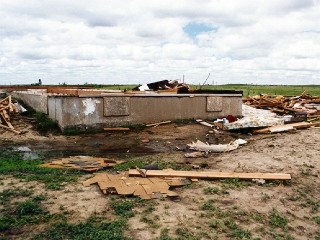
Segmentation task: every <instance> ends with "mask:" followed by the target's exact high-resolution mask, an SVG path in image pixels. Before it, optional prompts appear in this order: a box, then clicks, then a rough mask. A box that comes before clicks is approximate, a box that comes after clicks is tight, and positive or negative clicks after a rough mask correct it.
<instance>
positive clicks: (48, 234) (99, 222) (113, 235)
mask: <svg viewBox="0 0 320 240" xmlns="http://www.w3.org/2000/svg"><path fill="white" fill-rule="evenodd" d="M125 227H126V221H125V220H123V219H119V220H115V221H106V220H105V219H104V218H102V217H95V216H94V217H91V218H89V219H87V220H86V221H84V222H80V223H68V222H66V221H63V222H58V223H55V224H53V225H52V226H51V227H50V228H48V229H46V230H45V231H43V232H42V233H40V234H38V235H36V236H35V237H34V238H33V239H34V240H42V239H46V240H64V239H77V240H100V239H101V240H125V239H128V238H126V237H125V236H124V229H125Z"/></svg>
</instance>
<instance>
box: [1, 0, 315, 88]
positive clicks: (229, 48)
mask: <svg viewBox="0 0 320 240" xmlns="http://www.w3.org/2000/svg"><path fill="white" fill-rule="evenodd" d="M0 19H1V21H0V56H1V57H0V84H9V83H12V84H13V83H17V84H23V83H24V84H28V83H32V82H35V81H37V79H39V78H41V79H42V80H43V83H45V84H46V83H47V84H57V83H59V82H60V83H61V82H67V83H76V84H78V83H84V82H94V83H105V84H120V83H122V84H124V83H144V82H150V81H157V80H161V79H177V78H182V75H185V79H186V80H187V81H188V82H190V83H196V84H198V83H202V82H203V81H204V80H205V78H206V76H207V74H208V73H209V72H210V73H211V78H210V81H209V82H212V81H214V82H218V83H220V84H222V83H262V84H263V83H266V84H287V83H292V84H297V83H301V82H303V83H306V84H312V83H318V84H319V82H320V76H319V75H318V74H317V71H318V69H319V67H320V47H319V44H318V43H319V40H320V27H319V26H320V3H319V1H318V0H305V1H301V0H282V1H278V0H268V1H267V0H256V1H252V0H231V1H222V0H200V1H199V0H198V1H196V0H188V1H186V0H185V1H169V0H162V1H159V0H156V1H145V0H132V1H127V0H119V1H111V0H109V1H97V0H93V1H89V2H88V1H85V0H78V1H74V0H70V1H67V2H66V1H62V0H49V1H40V0H30V1H27V2H24V3H23V2H21V1H18V0H10V1H9V0H0ZM194 22H196V23H203V24H205V25H207V26H212V27H213V28H214V31H208V32H200V33H199V34H198V35H197V36H196V37H195V38H194V39H193V38H191V37H190V35H188V34H187V33H186V32H184V26H186V25H187V24H189V23H194Z"/></svg>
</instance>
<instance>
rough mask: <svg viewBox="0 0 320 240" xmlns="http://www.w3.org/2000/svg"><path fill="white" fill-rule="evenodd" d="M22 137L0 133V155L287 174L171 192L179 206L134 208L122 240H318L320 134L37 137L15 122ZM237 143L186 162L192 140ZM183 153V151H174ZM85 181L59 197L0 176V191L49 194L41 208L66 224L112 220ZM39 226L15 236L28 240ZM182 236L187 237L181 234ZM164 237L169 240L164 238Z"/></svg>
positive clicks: (181, 130) (172, 130)
mask: <svg viewBox="0 0 320 240" xmlns="http://www.w3.org/2000/svg"><path fill="white" fill-rule="evenodd" d="M15 124H16V125H15V126H16V128H17V129H19V128H20V129H21V128H23V129H25V130H26V133H24V134H22V135H16V134H14V133H11V132H8V131H5V130H2V129H1V130H0V141H1V142H0V150H1V151H3V150H4V149H7V148H9V147H15V148H16V147H21V146H23V147H28V148H30V149H31V150H32V152H33V153H35V155H36V156H37V155H38V156H45V159H46V160H48V161H49V160H51V159H54V158H57V157H62V156H72V155H90V156H104V157H110V158H113V159H121V160H126V161H128V160H131V159H133V158H139V159H142V160H143V159H145V160H146V161H147V160H150V159H154V161H155V162H156V161H157V159H161V160H162V161H166V162H175V163H176V164H177V165H178V166H181V167H182V168H185V167H189V168H192V165H199V166H202V167H203V168H205V169H206V170H208V169H212V170H213V171H226V172H230V171H235V172H270V173H290V174H292V181H291V182H280V181H271V182H267V183H265V184H263V185H259V184H257V183H252V182H245V181H237V180H235V181H219V180H217V181H203V180H201V181H198V182H196V183H193V184H191V185H189V186H187V187H183V188H176V189H175V191H176V192H177V193H178V194H179V196H180V198H179V199H178V200H175V201H172V200H170V199H159V200H152V201H153V202H152V204H153V210H152V211H145V210H143V209H141V208H139V207H137V208H135V209H134V211H135V216H134V217H132V218H130V219H129V220H128V228H127V229H126V235H127V236H129V237H132V238H133V239H143V240H145V239H159V238H160V236H161V237H162V239H170V238H169V237H168V236H171V237H177V236H178V237H180V239H320V225H319V224H320V212H319V210H320V209H319V208H320V179H319V176H320V144H319V143H320V129H319V128H310V129H306V130H299V131H295V132H290V133H282V134H275V135H272V136H270V135H254V136H252V135H248V134H241V133H229V132H224V131H219V132H218V133H209V130H210V129H209V128H208V127H205V126H202V125H199V124H196V123H187V124H182V123H181V124H178V123H171V124H168V125H162V126H158V127H156V128H145V129H142V130H137V131H130V132H104V133H98V134H86V135H78V136H63V135H52V134H48V135H41V134H39V133H38V132H37V131H36V130H34V128H33V126H32V123H30V122H29V121H28V120H27V119H20V120H19V121H17V122H15ZM237 138H243V139H246V140H248V143H247V144H246V145H244V146H242V147H240V148H238V149H236V150H234V151H231V152H227V153H214V154H213V153H212V154H209V155H208V156H206V157H202V158H192V159H187V158H185V157H184V153H185V151H188V150H187V149H186V144H188V143H191V142H192V141H195V140H197V139H200V140H202V141H206V142H209V143H215V144H217V143H229V142H231V141H233V140H235V139H237ZM178 148H179V149H181V150H180V151H179V150H178ZM90 176H92V175H91V174H83V176H81V177H80V178H79V181H78V182H76V183H68V184H66V186H65V187H64V189H62V190H56V191H53V190H47V189H45V187H44V185H43V184H41V183H39V182H34V181H31V182H30V181H28V182H27V181H24V180H21V179H17V178H13V177H12V176H10V175H6V176H1V185H0V191H3V190H5V189H9V188H10V187H12V186H15V187H23V188H32V189H33V190H34V191H36V192H37V193H38V194H47V196H48V199H47V200H46V201H45V203H44V204H45V205H46V207H47V208H48V210H49V211H50V212H52V213H55V212H59V211H61V208H63V209H64V211H67V212H68V214H69V215H68V219H69V221H71V222H77V221H82V220H84V219H87V218H88V217H90V216H91V215H92V214H93V213H95V212H100V213H103V215H104V216H105V218H106V219H113V218H114V215H113V214H112V210H111V209H110V204H109V202H110V197H109V196H105V195H103V194H102V193H101V192H100V190H99V189H98V187H96V186H91V187H83V186H82V181H83V180H85V179H87V178H89V177H90ZM39 229H43V226H41V225H37V226H34V227H31V229H28V233H24V234H22V235H19V234H18V235H12V236H11V237H10V238H13V239H29V238H32V236H33V234H34V233H35V232H37V231H39ZM183 231H184V232H183ZM164 237H168V238H164Z"/></svg>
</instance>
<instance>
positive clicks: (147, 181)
mask: <svg viewBox="0 0 320 240" xmlns="http://www.w3.org/2000/svg"><path fill="white" fill-rule="evenodd" d="M223 178H239V179H251V180H252V179H257V180H259V181H265V180H291V175H290V174H287V173H237V172H213V171H205V172H204V171H176V170H172V169H164V170H146V169H129V172H123V173H120V174H117V175H114V174H110V173H97V174H95V176H94V177H92V178H89V179H88V180H86V181H84V182H83V186H85V187H89V186H90V185H91V184H97V185H98V186H99V188H100V190H101V191H102V192H103V194H105V195H108V194H118V195H123V196H138V197H140V198H142V199H153V198H163V197H170V198H176V197H178V194H177V193H176V192H174V191H172V190H171V188H173V187H181V186H185V185H189V184H191V183H192V182H196V181H198V179H209V180H210V179H211V180H214V179H223Z"/></svg>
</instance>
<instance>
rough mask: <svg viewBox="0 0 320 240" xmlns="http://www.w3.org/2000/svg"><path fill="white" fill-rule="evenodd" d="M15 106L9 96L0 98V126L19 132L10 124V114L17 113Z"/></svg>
mask: <svg viewBox="0 0 320 240" xmlns="http://www.w3.org/2000/svg"><path fill="white" fill-rule="evenodd" d="M17 112H18V109H17V107H16V106H15V105H14V104H13V103H12V99H11V96H8V97H6V98H4V99H1V100H0V127H1V128H4V129H7V130H9V131H12V132H14V133H17V134H20V132H19V131H17V130H15V129H14V127H13V126H12V124H11V120H10V114H11V113H17Z"/></svg>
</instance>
